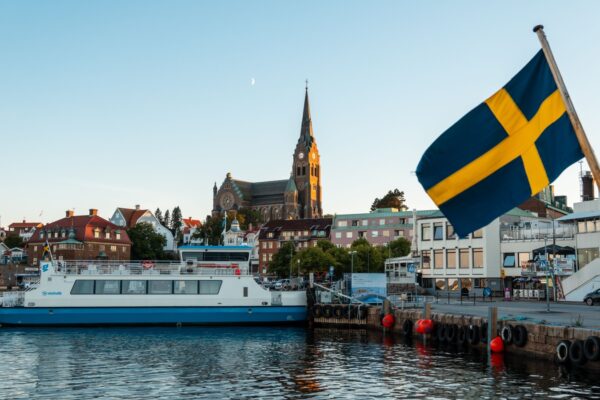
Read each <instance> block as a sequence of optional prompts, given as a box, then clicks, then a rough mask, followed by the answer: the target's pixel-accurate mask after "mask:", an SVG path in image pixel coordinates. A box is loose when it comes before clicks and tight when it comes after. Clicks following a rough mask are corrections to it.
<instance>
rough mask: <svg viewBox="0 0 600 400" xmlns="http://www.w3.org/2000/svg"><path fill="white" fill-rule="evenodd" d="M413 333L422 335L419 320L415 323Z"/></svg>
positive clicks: (420, 321) (421, 323)
mask: <svg viewBox="0 0 600 400" xmlns="http://www.w3.org/2000/svg"><path fill="white" fill-rule="evenodd" d="M415 332H417V333H419V334H422V333H423V320H422V319H419V320H417V322H416V323H415Z"/></svg>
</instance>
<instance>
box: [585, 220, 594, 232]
mask: <svg viewBox="0 0 600 400" xmlns="http://www.w3.org/2000/svg"><path fill="white" fill-rule="evenodd" d="M595 225H596V224H595V223H594V220H593V219H590V220H587V221H585V230H586V231H588V232H594V231H595V230H596V227H595Z"/></svg>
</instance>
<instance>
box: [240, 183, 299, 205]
mask: <svg viewBox="0 0 600 400" xmlns="http://www.w3.org/2000/svg"><path fill="white" fill-rule="evenodd" d="M231 182H232V184H233V188H234V190H235V191H236V192H237V194H238V195H239V196H240V197H241V198H242V199H243V200H246V201H251V202H252V203H253V204H254V205H261V204H273V203H278V202H282V201H283V193H284V192H285V190H286V187H287V184H288V179H283V180H280V181H265V182H246V181H240V180H237V179H232V180H231Z"/></svg>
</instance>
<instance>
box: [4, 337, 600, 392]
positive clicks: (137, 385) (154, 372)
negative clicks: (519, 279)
mask: <svg viewBox="0 0 600 400" xmlns="http://www.w3.org/2000/svg"><path fill="white" fill-rule="evenodd" d="M0 349H2V351H1V352H0V398H2V399H49V398H56V399H59V398H60V399H90V398H111V399H136V398H160V399H197V398H205V399H219V398H235V399H239V398H317V399H319V398H331V399H340V398H360V399H366V398H377V399H388V398H389V399H393V398H477V399H479V398H524V397H528V398H559V399H562V398H600V383H599V382H598V379H597V376H598V372H597V371H596V372H589V371H586V370H568V369H563V368H559V367H557V366H556V365H553V364H552V363H549V362H544V361H532V360H526V359H523V358H522V357H519V358H505V359H503V358H502V357H500V358H496V359H493V360H492V362H491V365H490V363H489V362H488V361H487V357H486V355H485V354H481V353H477V352H468V353H463V352H460V351H459V350H457V349H455V348H437V347H434V346H426V345H423V344H421V343H405V342H403V341H401V340H400V339H399V338H397V337H391V336H384V335H382V334H381V333H378V332H366V331H347V330H325V329H317V330H314V331H311V330H307V329H304V328H283V327H281V328H279V327H197V328H195V327H194V328H191V327H190V328H188V327H183V328H175V327H173V328H94V329H9V328H0Z"/></svg>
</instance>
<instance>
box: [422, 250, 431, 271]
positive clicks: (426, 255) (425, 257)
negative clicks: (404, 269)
mask: <svg viewBox="0 0 600 400" xmlns="http://www.w3.org/2000/svg"><path fill="white" fill-rule="evenodd" d="M421 266H422V267H423V269H430V268H431V252H430V251H429V250H423V251H421Z"/></svg>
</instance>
